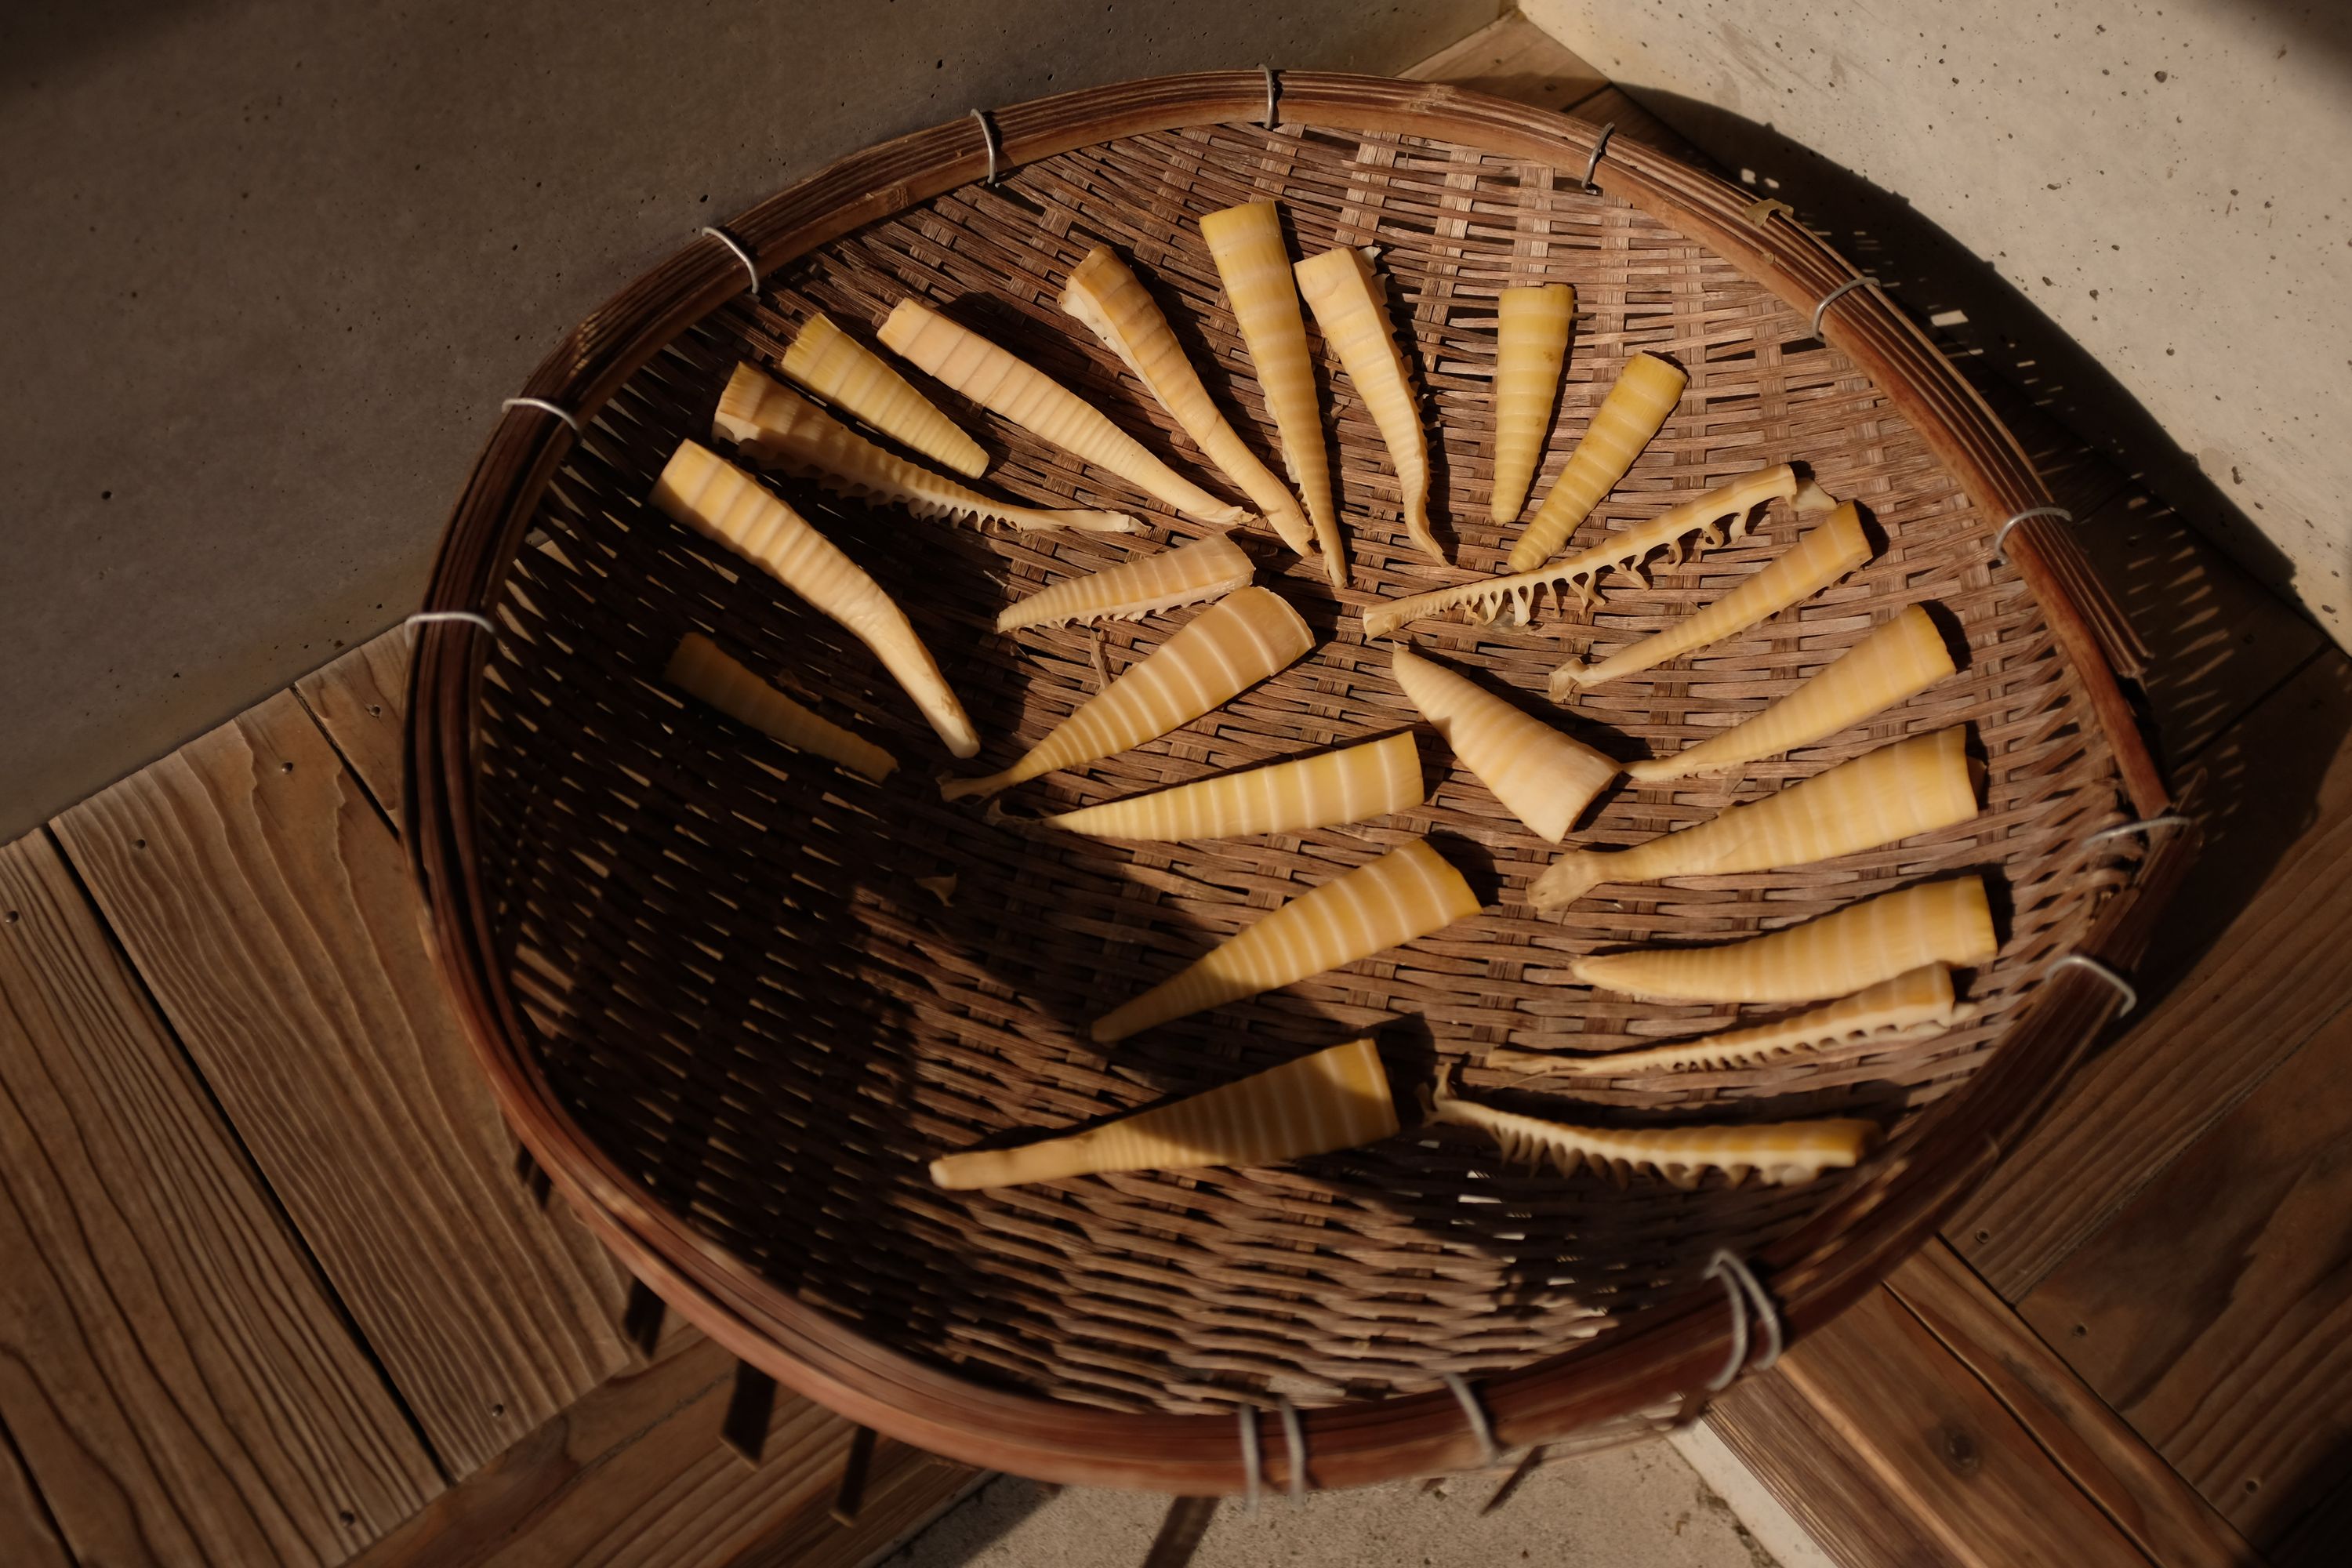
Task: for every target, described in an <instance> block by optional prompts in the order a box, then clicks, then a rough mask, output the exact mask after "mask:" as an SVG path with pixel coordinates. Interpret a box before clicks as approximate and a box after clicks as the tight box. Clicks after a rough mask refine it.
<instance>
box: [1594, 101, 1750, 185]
mask: <svg viewBox="0 0 2352 1568" xmlns="http://www.w3.org/2000/svg"><path fill="white" fill-rule="evenodd" d="M1569 112H1570V113H1571V114H1573V115H1575V116H1576V117H1577V118H1578V119H1579V120H1589V121H1592V123H1593V124H1595V125H1609V124H1614V125H1615V126H1616V127H1617V134H1618V135H1620V136H1630V137H1632V138H1633V140H1634V141H1636V142H1644V143H1646V144H1648V145H1650V146H1652V147H1655V148H1656V149H1657V150H1658V151H1659V152H1661V153H1669V154H1671V155H1673V156H1674V157H1676V158H1680V159H1682V160H1683V161H1684V162H1685V163H1689V164H1690V165H1691V166H1692V167H1694V168H1699V169H1706V170H1708V171H1710V172H1713V173H1717V174H1720V173H1721V172H1722V171H1721V169H1720V168H1719V167H1718V166H1717V163H1716V162H1715V160H1714V159H1712V158H1710V157H1708V156H1707V155H1706V153H1702V152H1700V151H1699V150H1698V148H1697V147H1696V146H1694V145H1693V144H1692V143H1691V142H1687V141H1685V139H1684V137H1683V134H1682V132H1679V131H1676V130H1675V128H1674V127H1673V126H1671V125H1669V124H1667V123H1666V122H1665V121H1663V120H1661V119H1659V118H1658V117H1657V116H1656V115H1654V114H1653V113H1651V112H1650V111H1649V110H1646V109H1644V108H1643V107H1642V105H1641V104H1639V103H1637V102H1636V101H1634V100H1633V98H1632V97H1631V96H1630V95H1628V94H1627V93H1626V91H1625V89H1623V88H1621V87H1604V88H1602V89H1601V90H1600V91H1599V92H1596V93H1594V94H1593V95H1592V96H1591V97H1590V98H1587V99H1583V100H1580V101H1578V102H1577V104H1576V105H1575V106H1574V107H1573V108H1571V109H1570V110H1569Z"/></svg>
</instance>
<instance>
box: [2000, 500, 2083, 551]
mask: <svg viewBox="0 0 2352 1568" xmlns="http://www.w3.org/2000/svg"><path fill="white" fill-rule="evenodd" d="M2029 517H2054V518H2056V519H2057V520H2058V521H2061V522H2072V521H2074V513H2073V512H2071V511H2068V510H2066V509H2065V508H2064V507H2063V506H2030V507H2027V508H2026V509H2025V510H2023V511H2021V512H2019V513H2018V514H2017V515H2016V516H2015V517H2012V518H2011V519H2010V520H2009V521H2007V522H2004V523H2002V524H2001V525H2000V528H1999V529H1997V530H1995V531H1994V532H1993V536H1992V558H1993V559H1994V560H1995V561H1998V560H2000V552H2001V546H2003V545H2005V544H2007V543H2008V542H2009V531H2010V530H2011V529H2012V528H2015V527H2016V526H2017V525H2018V524H2019V523H2021V522H2023V521H2025V520H2026V519H2027V518H2029Z"/></svg>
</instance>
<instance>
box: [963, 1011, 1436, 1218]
mask: <svg viewBox="0 0 2352 1568" xmlns="http://www.w3.org/2000/svg"><path fill="white" fill-rule="evenodd" d="M1396 1130H1397V1113H1396V1104H1395V1102H1394V1101H1393V1100H1391V1098H1390V1096H1389V1078H1388V1071H1387V1069H1386V1068H1383V1067H1382V1066H1381V1057H1380V1052H1379V1051H1377V1050H1376V1049H1374V1048H1373V1046H1372V1042H1371V1041H1370V1040H1368V1039H1366V1040H1351V1041H1349V1043H1348V1044H1347V1045H1344V1046H1333V1047H1331V1048H1330V1049H1328V1050H1324V1051H1317V1052H1316V1053H1315V1054H1314V1055H1313V1056H1309V1057H1301V1058H1298V1059H1297V1061H1292V1062H1285V1063H1283V1064H1282V1066H1280V1067H1278V1068H1267V1069H1266V1070H1265V1071H1264V1072H1257V1073H1252V1074H1250V1076H1249V1077H1247V1078H1244V1079H1235V1080H1234V1082H1232V1083H1227V1084H1220V1085H1218V1086H1217V1087H1216V1088H1215V1089H1208V1090H1205V1091H1203V1092H1202V1093H1200V1094H1194V1095H1187V1096H1186V1097H1185V1098H1183V1099H1182V1100H1171V1101H1170V1102H1169V1103H1167V1104H1165V1105H1156V1106H1153V1107H1152V1108H1151V1109H1150V1110H1139V1111H1137V1112H1135V1113H1134V1114H1133V1115H1130V1116H1122V1117H1120V1118H1119V1119H1118V1121H1107V1122H1104V1123H1103V1124H1101V1125H1100V1126H1097V1127H1089V1128H1087V1130H1086V1131H1083V1132H1073V1133H1069V1134H1067V1135H1066V1136H1064V1137H1060V1138H1048V1139H1046V1140H1045V1141H1044V1142H1037V1143H1025V1144H1023V1145H1022V1146H1020V1147H1019V1148H1014V1149H973V1150H969V1151H966V1152H963V1153H961V1154H948V1155H943V1156H941V1157H940V1158H939V1159H937V1160H934V1161H932V1162H931V1181H932V1184H934V1185H937V1186H940V1187H942V1188H945V1189H947V1190H948V1191H950V1192H959V1191H970V1190H971V1189H972V1188H976V1187H1010V1186H1016V1185H1019V1184H1023V1183H1025V1182H1057V1181H1061V1180H1063V1179H1065V1178H1066V1177H1070V1176H1092V1175H1099V1174H1102V1173H1105V1172H1108V1171H1185V1170H1196V1169H1199V1168H1201V1167H1203V1166H1209V1165H1275V1164H1279V1163H1282V1162H1283V1161H1285V1160H1297V1159H1302V1158H1304V1157H1305V1156H1307V1155H1308V1154H1328V1153H1329V1152H1332V1151H1333V1150H1337V1149H1352V1148H1355V1147H1357V1146H1358V1145H1360V1144H1363V1143H1377V1142H1380V1141H1381V1139H1383V1138H1387V1137H1391V1136H1393V1135H1394V1134H1395V1132H1396Z"/></svg>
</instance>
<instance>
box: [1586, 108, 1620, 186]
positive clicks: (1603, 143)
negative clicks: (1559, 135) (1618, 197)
mask: <svg viewBox="0 0 2352 1568" xmlns="http://www.w3.org/2000/svg"><path fill="white" fill-rule="evenodd" d="M1616 134H1617V122H1616V121H1613V120H1612V121H1610V122H1609V123H1608V124H1606V125H1604V126H1602V127H1601V134H1600V135H1599V136H1597V137H1595V138H1594V139H1593V142H1592V156H1591V157H1590V158H1587V159H1586V160H1585V161H1584V179H1583V182H1582V184H1583V185H1584V194H1585V195H1588V196H1597V195H1600V194H1601V187H1600V186H1599V185H1596V184H1593V183H1592V173H1593V171H1594V170H1596V169H1598V168H1600V167H1601V153H1602V151H1603V150H1604V149H1606V148H1607V147H1608V145H1609V138H1611V137H1612V136H1614V135H1616Z"/></svg>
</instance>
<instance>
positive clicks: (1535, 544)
mask: <svg viewBox="0 0 2352 1568" xmlns="http://www.w3.org/2000/svg"><path fill="white" fill-rule="evenodd" d="M1689 381H1690V378H1689V377H1688V376H1686V375H1685V374H1683V373H1682V372H1681V371H1680V370H1679V369H1677V368H1675V366H1674V365H1671V364H1668V363H1666V362H1665V361H1664V360H1662V359H1660V358H1658V356H1657V355H1655V354H1635V355H1634V356H1633V358H1632V359H1630V360H1628V361H1627V362H1626V363H1625V368H1624V369H1623V370H1622V371H1620V372H1618V373H1617V384H1615V385H1614V386H1612V387H1611V388H1610V389H1609V395H1608V396H1606V397H1604V398H1602V399H1601V406H1600V407H1599V408H1596V409H1594V410H1593V412H1592V423H1591V424H1590V425H1588V426H1585V427H1584V438H1583V439H1582V440H1580V441H1579V442H1577V444H1576V450H1575V452H1574V453H1572V454H1571V455H1570V458H1569V459H1568V467H1566V468H1562V469H1561V470H1560V471H1559V478H1558V479H1554V480H1553V481H1552V484H1551V493H1550V494H1549V495H1548V496H1546V497H1544V503H1543V505H1542V506H1540V507H1538V509H1537V510H1536V515H1535V517H1534V518H1533V519H1532V520H1530V521H1529V522H1528V526H1527V531H1525V532H1523V533H1521V534H1520V535H1519V542H1517V544H1514V545H1512V546H1511V558H1510V561H1509V563H1508V565H1509V567H1510V569H1511V570H1512V571H1514V572H1532V571H1534V570H1535V569H1536V568H1537V567H1538V566H1540V565H1542V564H1543V563H1545V562H1547V561H1549V560H1550V559H1551V558H1552V557H1553V556H1555V555H1557V554H1559V551H1560V547H1561V546H1562V545H1564V544H1566V543H1567V542H1568V536H1569V535H1570V534H1571V533H1574V532H1575V531H1576V525H1577V524H1578V523H1580V522H1582V521H1584V520H1585V518H1586V517H1587V516H1588V515H1590V514H1591V510H1592V509H1593V508H1594V507H1595V506H1597V505H1599V504H1600V501H1601V497H1602V496H1605V495H1607V494H1608V493H1609V492H1610V491H1611V490H1612V489H1616V488H1617V481H1618V480H1620V479H1623V478H1624V477H1625V470H1626V469H1628V468H1632V467H1633V459H1634V458H1638V457H1640V456H1641V455H1642V448H1643V447H1646V446H1648V445H1649V444H1650V441H1651V439H1652V437H1655V436H1656V435H1657V433H1658V431H1659V429H1660V427H1662V426H1664V424H1665V422H1666V416H1667V415H1669V414H1672V413H1673V412H1674V411H1675V404H1676V403H1678V402H1680V401H1681V400H1682V395H1683V388H1684V387H1685V385H1687V384H1689Z"/></svg>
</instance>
